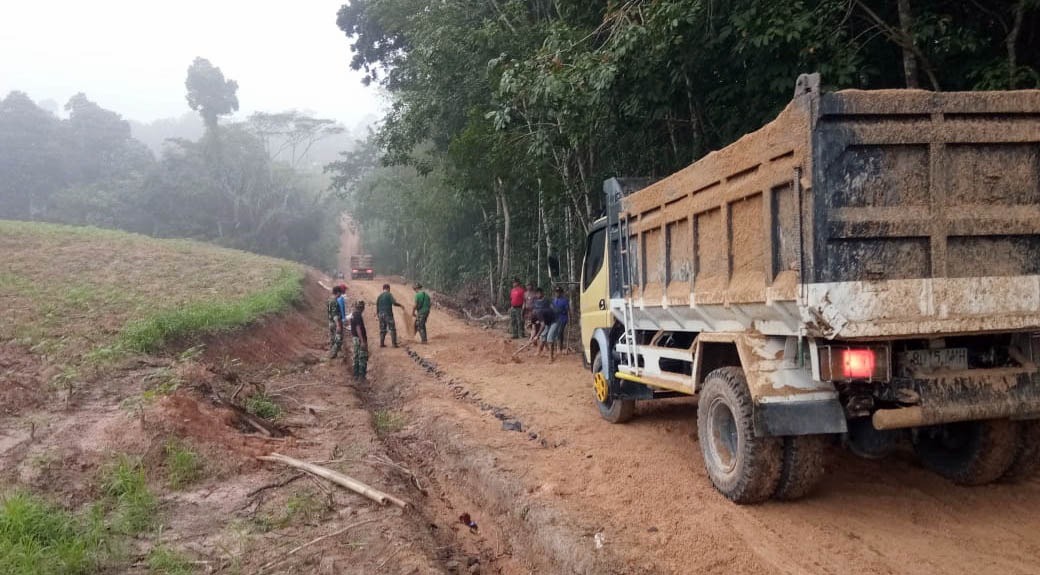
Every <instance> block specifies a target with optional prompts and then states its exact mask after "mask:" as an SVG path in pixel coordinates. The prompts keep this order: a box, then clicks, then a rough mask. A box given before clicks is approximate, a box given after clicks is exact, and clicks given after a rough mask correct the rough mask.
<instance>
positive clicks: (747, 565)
mask: <svg viewBox="0 0 1040 575" xmlns="http://www.w3.org/2000/svg"><path fill="white" fill-rule="evenodd" d="M382 283H383V281H382V280H379V279H377V280H376V281H372V282H362V281H358V282H351V283H350V290H351V293H352V294H353V296H354V297H359V296H360V297H363V298H364V299H365V300H366V301H368V302H369V304H370V307H369V308H368V309H369V310H371V312H372V314H373V315H374V306H372V304H373V303H374V301H375V297H376V296H377V295H378V292H379V287H380V286H381V284H382ZM392 289H393V292H394V294H395V296H396V298H397V299H398V300H399V301H402V302H405V304H406V305H410V302H411V301H412V298H413V292H412V290H411V289H410V288H409V287H408V286H405V285H400V284H394V285H393V288H392ZM366 313H369V312H366ZM402 321H403V316H401V315H399V316H398V326H399V327H400V328H401V329H400V335H401V337H402V340H405V341H403V347H402V348H401V349H392V348H390V347H387V348H385V349H382V348H378V333H377V331H378V329H377V322H376V321H375V319H374V318H372V319H371V320H370V323H369V329H370V332H371V333H372V342H373V353H372V359H371V365H372V366H373V371H374V373H373V375H374V377H373V381H372V382H371V383H370V386H369V391H368V393H367V397H368V401H370V402H374V403H376V404H378V405H380V406H382V407H380V409H388V410H392V411H394V412H396V413H401V414H402V417H403V418H404V419H405V420H406V421H409V422H410V423H409V426H410V429H411V433H412V434H414V435H416V436H421V437H425V438H427V439H428V440H429V441H431V442H433V444H434V445H435V447H436V450H435V451H429V452H427V453H426V454H425V455H423V453H420V452H418V451H416V448H415V443H414V441H413V442H412V443H411V444H409V443H408V442H402V443H401V444H400V445H399V448H398V449H397V450H396V452H395V456H396V457H400V458H402V459H403V460H405V461H409V462H410V464H412V465H417V466H421V467H422V468H424V469H427V470H428V471H429V473H430V476H431V477H435V478H439V479H437V482H438V484H440V485H442V488H443V489H444V493H452V495H445V496H444V499H443V500H442V503H441V504H442V505H447V506H448V507H450V508H451V509H450V512H454V511H456V510H459V509H462V508H463V507H465V509H466V511H467V512H469V513H471V514H472V516H473V517H474V518H475V520H476V521H478V523H480V524H481V525H482V527H481V529H482V531H481V533H482V534H483V533H485V532H486V533H494V534H495V535H494V537H492V538H491V541H492V543H490V545H491V547H494V548H495V549H496V550H497V551H495V553H496V554H497V556H498V557H499V558H500V560H501V558H504V557H508V558H509V562H508V563H501V562H499V563H493V562H492V563H490V564H488V565H487V567H489V568H491V569H497V570H498V571H500V572H518V571H520V572H522V571H523V570H525V569H526V570H529V571H530V572H542V573H549V572H553V573H572V572H583V573H608V572H612V573H691V572H693V573H797V574H801V573H805V574H818V573H819V574H822V573H878V574H882V573H893V574H896V573H898V574H921V575H925V574H934V573H964V574H977V573H1001V574H1015V573H1021V574H1029V573H1038V572H1040V482H1038V481H1037V480H1036V479H1034V480H1031V481H1029V482H1027V483H1024V484H1016V485H1002V484H997V485H991V486H985V487H977V488H965V487H958V486H955V485H952V484H950V483H948V482H946V481H944V480H943V479H941V478H939V477H937V476H934V475H933V474H931V473H929V472H927V471H925V470H924V469H922V468H920V467H919V466H918V465H917V463H916V462H915V461H914V460H913V458H912V456H911V455H910V453H903V454H897V455H896V456H894V457H891V458H888V459H886V460H882V461H868V460H863V459H859V458H856V457H855V456H852V455H851V454H848V453H846V452H844V451H842V450H840V449H839V448H837V447H835V448H833V449H832V450H831V451H830V452H829V459H828V465H827V476H826V479H825V480H824V482H823V483H822V485H821V486H820V488H819V489H818V490H817V491H816V492H815V493H814V494H813V495H811V496H810V497H808V498H806V499H805V500H802V501H798V502H794V503H767V504H764V505H759V506H753V507H740V506H736V505H734V504H732V503H730V502H729V501H728V500H726V499H725V498H724V497H723V496H721V495H720V494H718V493H717V492H716V491H715V490H714V489H713V488H712V486H711V484H710V481H709V480H708V478H707V477H706V475H705V471H704V467H703V463H702V461H701V457H700V450H699V446H698V444H697V431H696V428H697V426H696V404H695V401H694V400H692V399H675V400H665V401H659V402H656V403H642V404H640V406H639V410H638V416H637V418H636V419H635V420H633V421H632V422H630V423H628V424H625V425H610V424H608V423H607V422H605V421H603V420H601V419H600V417H599V415H598V412H597V410H596V408H595V406H594V404H593V402H592V390H591V380H590V377H589V376H588V373H587V371H585V370H584V369H583V368H582V367H581V361H580V358H579V357H578V356H576V355H574V354H570V355H563V356H562V357H557V359H556V362H555V363H553V364H550V363H549V362H548V358H546V357H535V356H534V355H533V354H529V353H527V352H524V353H522V354H520V355H519V356H517V357H516V358H513V357H511V356H512V354H513V351H514V350H515V349H516V348H517V347H519V342H516V341H512V340H510V339H508V336H507V335H506V333H505V331H504V330H501V329H487V328H485V327H483V326H480V325H476V324H474V323H472V322H469V323H467V322H466V321H464V320H462V319H459V318H457V317H454V316H453V315H450V314H448V313H446V312H445V311H443V310H438V309H434V311H433V313H432V315H431V317H430V321H429V333H430V342H429V344H427V345H422V344H419V343H416V342H414V341H410V340H409V338H408V337H407V335H406V331H405V330H404V329H403V326H401V323H402ZM388 339H389V338H388ZM413 439H414V438H413ZM389 440H390V441H391V442H393V441H396V440H395V439H394V438H392V437H391V438H390V439H389ZM431 449H433V448H431ZM419 451H421V450H419ZM444 501H448V503H444ZM447 513H449V511H447V510H442V511H441V512H440V513H439V515H441V516H445V515H446V514H447ZM433 515H434V516H437V515H438V513H437V512H434V513H433ZM484 525H487V528H486V530H485V528H484V527H483V526H484ZM484 552H485V554H487V553H488V547H487V546H485V548H484Z"/></svg>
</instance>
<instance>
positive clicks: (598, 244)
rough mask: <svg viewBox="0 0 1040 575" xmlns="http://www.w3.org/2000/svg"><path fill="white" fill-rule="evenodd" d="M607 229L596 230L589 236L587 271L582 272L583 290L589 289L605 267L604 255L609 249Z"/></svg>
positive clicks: (586, 260) (586, 258)
mask: <svg viewBox="0 0 1040 575" xmlns="http://www.w3.org/2000/svg"><path fill="white" fill-rule="evenodd" d="M606 239H607V228H600V229H598V230H594V231H593V232H592V233H591V234H589V241H588V244H587V245H586V246H585V269H584V270H582V272H583V273H582V282H581V289H582V290H587V289H589V284H590V283H592V280H593V279H595V278H596V275H598V274H599V270H600V268H602V267H603V253H604V251H605V249H606V247H607V242H606Z"/></svg>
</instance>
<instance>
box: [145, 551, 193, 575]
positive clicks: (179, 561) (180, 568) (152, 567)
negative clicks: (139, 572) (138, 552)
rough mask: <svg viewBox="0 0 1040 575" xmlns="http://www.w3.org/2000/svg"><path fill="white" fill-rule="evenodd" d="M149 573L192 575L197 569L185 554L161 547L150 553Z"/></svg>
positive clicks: (155, 574)
mask: <svg viewBox="0 0 1040 575" xmlns="http://www.w3.org/2000/svg"><path fill="white" fill-rule="evenodd" d="M148 572H149V573H153V574H154V575H191V574H192V573H194V572H195V568H194V567H193V566H192V564H191V562H190V561H189V560H188V559H187V558H186V557H185V556H184V555H183V554H181V553H178V552H177V551H174V550H172V549H170V548H168V547H166V546H164V545H160V546H158V547H156V548H154V549H152V550H151V552H150V553H148Z"/></svg>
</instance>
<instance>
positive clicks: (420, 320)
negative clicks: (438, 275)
mask: <svg viewBox="0 0 1040 575" xmlns="http://www.w3.org/2000/svg"><path fill="white" fill-rule="evenodd" d="M430 306H431V302H430V294H428V293H426V292H425V291H423V287H422V284H415V307H414V308H412V315H413V316H414V317H415V331H416V332H417V333H418V334H419V339H420V341H422V342H423V343H426V319H427V318H428V317H430Z"/></svg>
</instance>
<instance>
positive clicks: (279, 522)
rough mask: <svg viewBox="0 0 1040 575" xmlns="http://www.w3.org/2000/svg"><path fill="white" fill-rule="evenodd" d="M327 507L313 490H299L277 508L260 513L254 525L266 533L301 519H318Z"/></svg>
mask: <svg viewBox="0 0 1040 575" xmlns="http://www.w3.org/2000/svg"><path fill="white" fill-rule="evenodd" d="M325 509H326V506H325V504H323V503H322V501H321V499H320V498H319V497H318V496H317V495H316V494H314V493H313V492H311V491H307V490H304V491H297V492H295V493H293V494H292V495H290V496H289V498H288V499H286V500H285V503H284V504H282V505H281V506H280V507H278V508H277V509H274V510H272V511H270V512H267V513H261V514H258V515H257V517H256V519H255V520H254V525H255V526H256V528H257V529H258V530H259V531H260V532H263V533H266V532H268V531H274V530H276V529H281V528H283V527H288V526H289V525H292V524H293V523H297V522H300V521H308V520H313V519H317V518H318V517H320V516H321V514H322V512H324V510H325Z"/></svg>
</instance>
